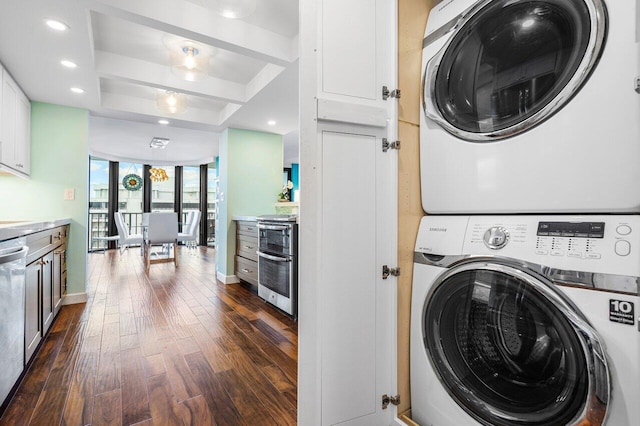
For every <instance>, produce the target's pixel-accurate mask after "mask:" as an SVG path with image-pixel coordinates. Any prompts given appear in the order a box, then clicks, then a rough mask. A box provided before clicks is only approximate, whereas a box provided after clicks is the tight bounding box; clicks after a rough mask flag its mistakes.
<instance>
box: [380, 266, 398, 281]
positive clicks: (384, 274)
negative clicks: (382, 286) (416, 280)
mask: <svg viewBox="0 0 640 426" xmlns="http://www.w3.org/2000/svg"><path fill="white" fill-rule="evenodd" d="M389 275H392V276H394V277H399V276H400V268H389V267H388V266H387V265H382V279H383V280H386V279H387V278H389Z"/></svg>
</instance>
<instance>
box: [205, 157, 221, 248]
mask: <svg viewBox="0 0 640 426" xmlns="http://www.w3.org/2000/svg"><path fill="white" fill-rule="evenodd" d="M218 182H219V179H218V170H217V169H216V165H215V163H211V164H209V167H208V170H207V245H209V246H213V245H215V241H216V217H217V214H218V210H217V207H218Z"/></svg>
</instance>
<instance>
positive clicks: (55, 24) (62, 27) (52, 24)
mask: <svg viewBox="0 0 640 426" xmlns="http://www.w3.org/2000/svg"><path fill="white" fill-rule="evenodd" d="M44 22H45V23H46V24H47V26H48V27H49V28H51V29H53V30H56V31H66V30H68V29H69V26H68V25H67V24H65V23H64V22H60V21H56V20H55V19H45V21H44Z"/></svg>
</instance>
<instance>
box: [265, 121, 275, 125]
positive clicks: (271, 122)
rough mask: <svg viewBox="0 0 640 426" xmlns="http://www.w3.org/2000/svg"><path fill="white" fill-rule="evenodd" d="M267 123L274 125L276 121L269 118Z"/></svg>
mask: <svg viewBox="0 0 640 426" xmlns="http://www.w3.org/2000/svg"><path fill="white" fill-rule="evenodd" d="M267 124H268V125H269V126H275V125H276V121H275V120H269V121H267Z"/></svg>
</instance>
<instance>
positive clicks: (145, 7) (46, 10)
mask: <svg viewBox="0 0 640 426" xmlns="http://www.w3.org/2000/svg"><path fill="white" fill-rule="evenodd" d="M247 1H248V0H234V1H232V2H230V1H229V0H20V1H12V0H0V3H1V13H0V61H1V62H2V63H3V64H4V65H5V67H6V68H7V69H8V70H9V72H10V73H11V74H12V76H13V77H14V78H15V80H16V81H17V82H18V84H19V85H20V86H21V87H22V88H23V90H24V91H25V92H26V94H27V96H28V97H29V98H30V99H31V100H35V101H42V102H49V103H54V104H60V105H67V106H74V107H80V108H86V109H88V110H89V111H90V112H91V115H92V116H94V117H100V118H105V119H108V120H99V121H96V122H97V123H101V124H106V125H107V126H108V125H109V124H110V123H114V121H113V120H127V121H131V122H138V123H146V126H143V128H145V129H148V131H149V132H153V135H152V136H159V137H162V132H163V128H166V126H167V125H165V126H162V125H159V124H158V120H160V119H166V120H168V121H169V125H168V126H169V127H175V128H184V129H188V130H193V131H195V133H194V132H189V131H188V130H187V131H185V132H183V134H184V137H185V138H188V137H189V135H191V134H197V136H198V137H197V138H196V139H203V140H204V142H200V144H201V145H203V148H204V149H205V150H204V151H203V152H197V153H196V152H195V151H197V149H196V148H193V147H191V148H190V149H192V150H193V151H194V156H193V158H194V160H195V159H202V158H208V157H209V156H210V155H211V154H214V153H213V151H207V149H211V147H208V146H207V145H208V143H207V142H206V140H207V137H206V132H210V133H212V134H213V135H215V136H213V137H212V140H213V139H215V140H217V135H216V134H217V133H218V132H220V131H222V130H223V129H225V128H227V127H236V128H243V129H252V130H259V131H266V132H272V133H279V134H282V135H287V134H291V133H292V132H293V133H295V131H296V129H297V126H298V117H297V114H298V100H297V98H298V69H297V67H298V60H297V59H298V2H297V0H257V1H256V2H255V10H253V11H252V12H251V13H250V14H249V15H248V16H246V17H244V18H241V19H229V18H226V17H224V16H222V14H221V13H220V9H219V7H220V6H221V4H222V3H231V4H234V3H246V2H247ZM47 18H52V19H56V20H59V21H61V22H63V23H64V24H66V25H67V26H68V27H69V28H68V30H67V31H62V32H57V31H54V30H51V29H50V28H48V27H47V26H46V25H45V23H44V21H45V19H47ZM189 54H192V55H193V57H194V58H195V59H193V61H194V63H195V61H196V60H197V61H200V62H201V65H199V68H203V69H204V73H203V74H201V75H199V76H197V75H195V74H192V71H193V70H195V69H197V68H190V67H188V66H187V68H188V69H187V68H185V66H186V65H184V64H183V63H185V64H186V62H185V61H188V60H189V59H187V56H188V55H189ZM63 59H65V60H69V61H72V62H74V63H76V64H77V67H76V68H74V69H69V68H66V67H64V66H62V65H61V63H60V61H61V60H63ZM172 65H173V67H172ZM178 67H182V70H179V69H177V68H178ZM194 76H196V77H197V78H195V80H196V81H191V80H194ZM72 87H77V88H80V89H83V90H84V93H82V94H77V93H73V92H72V91H71V90H70V89H71V88H72ZM167 92H176V93H179V94H184V95H186V110H185V111H184V112H177V113H172V112H167V111H162V110H161V109H159V105H162V103H159V102H161V101H159V100H158V97H159V96H162V95H165V94H166V93H167ZM269 121H274V122H275V124H273V123H271V124H269V123H268V122H269ZM149 125H152V126H149ZM127 126H128V125H127ZM127 126H120V128H127ZM107 130H108V127H107ZM203 132H204V133H203ZM99 133H100V134H101V138H99V139H100V141H99V142H95V143H99V144H101V145H100V146H99V147H97V148H96V149H94V151H96V152H101V153H109V151H113V155H114V156H115V157H118V156H120V157H127V158H131V157H142V156H145V155H148V152H149V146H148V141H147V142H146V143H144V144H141V145H143V146H140V147H139V149H140V153H137V151H136V150H137V149H138V146H137V144H136V146H133V147H132V146H128V147H126V148H125V149H127V152H126V155H125V153H118V152H117V148H116V147H115V146H114V147H113V148H111V147H109V145H108V140H109V138H108V137H104V135H105V131H104V129H101V131H100V132H99ZM167 133H169V132H168V131H167ZM170 133H172V135H176V132H175V131H171V132H170ZM180 135H181V133H180V132H177V137H178V139H179V138H180ZM203 135H204V136H205V137H204V138H203ZM142 139H143V138H140V140H142ZM286 139H287V140H289V141H291V139H292V138H291V137H289V138H286ZM105 141H106V142H105ZM92 143H93V142H92ZM105 143H107V145H106V146H105V145H104V144H105ZM289 143H291V142H289ZM296 143H297V141H296ZM170 146H171V144H170ZM94 148H95V147H94ZM168 148H169V147H168ZM289 149H291V148H289ZM285 155H286V154H285ZM289 156H290V154H289ZM169 157H170V158H171V155H170V154H169Z"/></svg>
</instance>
